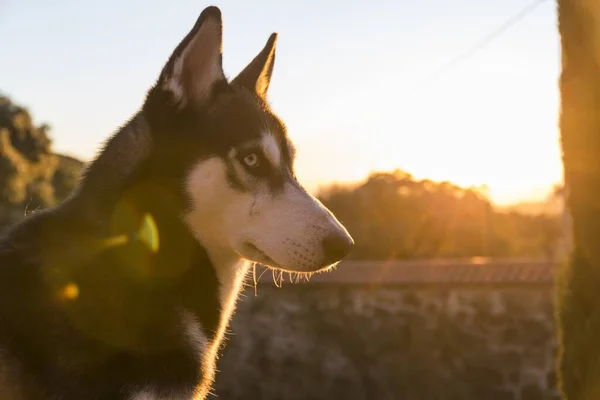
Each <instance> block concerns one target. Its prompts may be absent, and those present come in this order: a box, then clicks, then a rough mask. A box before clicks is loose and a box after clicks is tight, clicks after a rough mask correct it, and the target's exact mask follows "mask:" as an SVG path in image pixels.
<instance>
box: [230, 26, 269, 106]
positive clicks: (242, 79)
mask: <svg viewBox="0 0 600 400" xmlns="http://www.w3.org/2000/svg"><path fill="white" fill-rule="evenodd" d="M276 44H277V34H276V33H273V34H271V36H270V37H269V40H268V41H267V44H266V45H265V47H264V48H263V49H262V51H261V52H260V53H258V55H257V56H256V57H255V58H254V60H252V62H251V63H250V64H248V66H247V67H246V68H244V70H243V71H242V72H240V74H239V75H238V76H237V77H236V78H235V79H234V80H233V81H232V82H231V83H232V85H239V86H242V87H245V88H246V89H248V90H250V91H251V92H253V93H255V94H256V95H257V96H258V97H260V98H262V99H264V98H265V97H266V96H267V91H268V90H269V84H270V83H271V74H272V73H273V65H274V64H275V45H276Z"/></svg>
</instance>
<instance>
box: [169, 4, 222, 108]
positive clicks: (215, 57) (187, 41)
mask: <svg viewBox="0 0 600 400" xmlns="http://www.w3.org/2000/svg"><path fill="white" fill-rule="evenodd" d="M222 47H223V21H222V19H221V11H220V10H219V9H218V8H217V7H214V6H211V7H207V8H206V9H204V11H202V13H201V14H200V17H198V20H197V21H196V24H195V25H194V27H193V28H192V30H191V31H190V32H189V33H188V34H187V36H186V37H185V38H184V39H183V40H182V41H181V43H179V45H178V46H177V48H175V51H174V52H173V54H172V55H171V57H170V58H169V61H167V64H166V65H165V67H164V68H163V70H162V72H161V74H160V78H159V79H158V85H159V86H160V87H161V89H163V90H166V91H168V92H170V93H171V94H172V96H173V98H174V99H175V101H176V103H177V104H178V105H179V106H180V107H181V106H184V105H186V104H196V105H201V104H204V103H205V102H206V101H207V100H208V99H209V97H210V94H211V91H212V89H213V87H214V85H215V84H216V83H217V82H219V81H226V78H225V74H224V73H223V66H222V59H223V57H222Z"/></svg>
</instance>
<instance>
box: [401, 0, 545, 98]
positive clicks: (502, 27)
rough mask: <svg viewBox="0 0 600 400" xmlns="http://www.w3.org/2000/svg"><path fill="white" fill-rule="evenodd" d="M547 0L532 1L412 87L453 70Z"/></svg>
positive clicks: (426, 82) (421, 87)
mask: <svg viewBox="0 0 600 400" xmlns="http://www.w3.org/2000/svg"><path fill="white" fill-rule="evenodd" d="M546 1H547V0H534V1H532V2H531V3H529V4H528V5H527V6H525V7H524V8H523V9H522V10H521V11H519V12H518V13H517V14H515V15H513V16H512V17H510V18H509V19H508V20H506V22H504V23H503V24H502V25H500V26H499V27H497V28H496V29H494V30H493V31H492V32H490V33H489V34H488V35H487V36H486V37H484V38H483V39H482V40H481V41H479V42H478V43H476V44H475V45H474V46H473V47H471V48H470V49H469V50H467V51H465V52H464V53H462V54H459V55H458V56H456V57H454V58H452V59H451V60H450V61H448V62H447V63H446V64H444V65H442V66H441V67H440V68H439V69H437V70H436V71H435V72H434V73H432V74H431V75H430V76H429V77H427V78H426V79H424V80H423V81H421V83H419V84H417V85H416V86H415V87H414V88H413V89H412V92H415V91H417V90H420V89H423V88H425V87H426V86H427V85H429V84H430V83H432V82H433V81H435V80H436V79H437V78H439V77H440V76H442V75H443V74H444V73H446V72H448V71H449V70H451V69H452V68H453V67H455V66H456V65H458V64H460V63H461V62H464V61H465V60H467V59H469V58H470V57H472V56H473V55H475V54H476V53H477V52H478V51H480V50H481V49H483V48H484V47H485V46H487V45H488V44H489V43H490V42H491V41H492V40H494V39H496V38H497V37H498V36H500V35H502V34H503V33H504V32H506V31H507V30H508V29H510V28H511V27H512V26H514V25H516V24H517V23H518V22H520V21H521V20H522V19H523V18H525V17H526V16H527V15H529V14H530V13H531V12H532V11H533V10H535V9H536V8H537V7H538V6H539V5H540V4H542V3H544V2H546Z"/></svg>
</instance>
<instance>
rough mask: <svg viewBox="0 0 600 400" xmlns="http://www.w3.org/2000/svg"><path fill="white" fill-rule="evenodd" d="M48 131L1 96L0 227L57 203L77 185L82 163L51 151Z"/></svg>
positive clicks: (44, 126)
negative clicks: (36, 124)
mask: <svg viewBox="0 0 600 400" xmlns="http://www.w3.org/2000/svg"><path fill="white" fill-rule="evenodd" d="M49 131H50V127H49V125H47V124H42V125H41V126H39V127H36V126H35V125H34V124H33V122H32V118H31V115H30V114H29V112H28V111H27V109H25V108H24V107H21V106H18V105H16V104H14V103H13V102H12V101H11V100H10V99H9V98H8V97H6V96H1V95H0V226H2V225H4V224H8V223H10V222H12V221H15V220H17V219H19V218H22V217H23V216H24V215H25V214H26V213H27V212H29V211H33V210H36V209H39V208H45V207H49V206H52V205H54V204H56V202H57V201H60V200H62V199H63V198H64V197H66V196H67V195H68V194H69V192H70V191H71V190H72V189H73V188H74V187H75V185H76V184H77V182H78V178H79V174H80V170H81V167H82V165H83V164H82V163H81V162H80V161H78V160H75V159H73V158H70V157H66V156H61V155H57V154H54V153H53V152H52V149H51V144H52V142H51V140H50V137H49V136H48V134H49Z"/></svg>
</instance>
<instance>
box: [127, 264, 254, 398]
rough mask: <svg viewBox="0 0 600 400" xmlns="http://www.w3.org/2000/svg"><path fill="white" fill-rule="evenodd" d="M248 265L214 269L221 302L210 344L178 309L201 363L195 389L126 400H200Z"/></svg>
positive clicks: (211, 375) (193, 318) (192, 319)
mask: <svg viewBox="0 0 600 400" xmlns="http://www.w3.org/2000/svg"><path fill="white" fill-rule="evenodd" d="M249 266H250V263H249V262H247V261H245V260H239V261H236V262H234V263H232V264H229V265H220V266H216V272H217V278H218V280H219V299H220V301H221V315H220V317H219V326H218V327H217V332H216V335H215V338H214V340H213V341H209V340H208V338H207V337H206V335H205V334H204V331H203V328H202V325H201V324H200V322H199V321H198V318H197V317H196V316H195V315H194V314H193V313H192V312H190V311H189V310H185V309H183V310H181V312H180V318H181V323H182V326H183V329H184V331H185V336H186V339H187V341H188V345H189V347H190V350H191V351H193V352H194V354H196V356H197V357H198V359H199V360H201V365H202V373H203V382H201V384H200V385H199V387H198V388H189V389H188V390H185V389H184V390H182V391H181V392H179V393H172V394H169V396H168V397H165V396H160V395H159V394H158V393H157V392H156V391H155V390H153V389H152V388H144V389H142V390H140V391H137V392H135V393H133V394H132V396H131V397H130V400H192V399H195V398H199V399H203V398H204V397H205V396H206V394H207V393H205V392H206V391H207V390H208V389H209V387H210V385H212V381H213V379H214V375H215V369H216V365H215V363H216V358H217V352H218V350H219V347H220V345H221V341H222V340H223V336H224V335H225V330H226V329H227V326H228V324H229V320H230V319H231V315H232V314H233V311H234V309H235V304H236V301H237V298H238V295H239V292H240V289H241V287H242V284H243V283H244V278H245V277H246V275H247V272H248V268H249Z"/></svg>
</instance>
